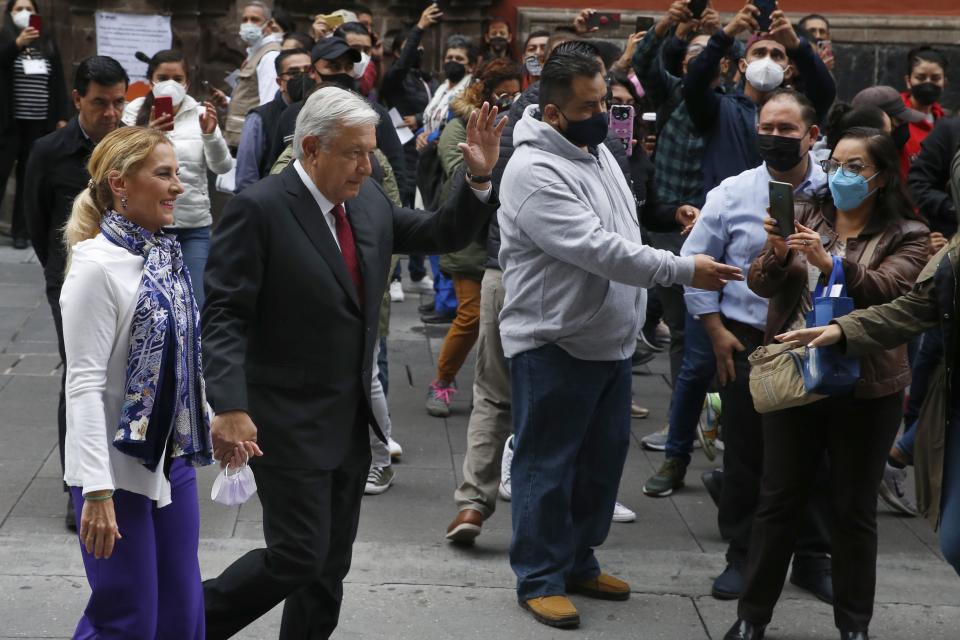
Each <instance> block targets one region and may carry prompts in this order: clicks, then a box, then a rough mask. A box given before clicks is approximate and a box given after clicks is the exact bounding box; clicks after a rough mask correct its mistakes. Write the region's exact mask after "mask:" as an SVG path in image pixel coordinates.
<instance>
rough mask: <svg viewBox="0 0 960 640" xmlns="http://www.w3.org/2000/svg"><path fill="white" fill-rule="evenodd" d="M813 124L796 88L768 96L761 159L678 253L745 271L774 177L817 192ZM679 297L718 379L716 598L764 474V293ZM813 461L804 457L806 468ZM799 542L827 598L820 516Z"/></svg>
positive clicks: (805, 570) (742, 553) (742, 542)
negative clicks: (759, 377) (759, 391)
mask: <svg viewBox="0 0 960 640" xmlns="http://www.w3.org/2000/svg"><path fill="white" fill-rule="evenodd" d="M815 122H816V111H815V110H814V108H813V105H812V104H811V103H810V101H809V100H808V99H807V98H806V97H805V96H803V95H802V94H799V93H797V92H795V91H792V90H789V89H783V90H778V91H776V92H774V93H773V94H771V96H770V98H769V99H768V100H767V102H766V103H764V105H763V107H762V109H761V111H760V116H759V120H758V123H757V132H758V134H759V135H758V145H759V149H760V154H761V156H762V157H763V159H764V163H763V164H762V165H760V166H759V167H757V168H755V169H749V170H747V171H744V172H743V173H741V174H739V175H737V176H733V177H731V178H727V179H726V180H724V181H723V182H721V183H720V185H719V186H718V187H716V188H715V189H713V190H712V191H710V193H708V194H707V200H706V204H705V205H704V206H703V209H702V210H701V212H700V218H699V219H698V220H697V223H696V225H695V226H694V228H693V231H692V232H691V233H690V236H689V238H688V239H687V241H686V242H685V243H684V245H683V249H682V250H681V253H680V255H681V256H688V255H696V254H706V255H709V256H711V257H713V258H714V259H716V260H718V261H722V262H725V263H727V264H729V265H731V266H736V267H740V268H741V269H743V271H744V272H747V271H748V270H749V269H750V264H751V263H752V262H753V260H754V259H755V258H756V257H757V255H759V253H760V250H761V249H762V248H763V245H764V243H766V241H767V234H766V231H764V228H763V220H764V218H765V217H767V213H766V212H767V208H768V206H769V183H770V182H771V181H777V182H785V183H789V184H791V185H792V186H793V197H794V201H795V202H800V201H811V200H818V199H820V198H822V197H824V196H825V195H826V193H827V177H826V174H825V173H824V172H823V170H822V169H821V168H820V166H819V165H818V164H817V163H816V160H815V159H814V157H813V155H812V154H811V153H810V150H811V148H812V146H813V144H814V142H816V140H817V137H818V136H819V134H820V131H819V128H818V127H817V126H816V124H815ZM684 299H685V301H686V304H687V310H688V312H689V314H690V315H691V316H695V317H698V318H699V319H700V321H701V322H702V323H703V327H704V329H706V332H707V334H708V335H709V337H710V342H711V343H712V346H713V352H714V356H715V357H716V367H717V377H718V379H719V382H720V385H721V389H720V398H721V401H722V407H723V408H722V415H723V416H724V420H723V435H724V462H723V483H722V489H721V493H720V502H719V507H720V510H719V514H718V520H719V525H720V532H721V534H722V535H723V537H724V538H725V539H727V540H729V541H730V544H729V547H728V549H727V563H728V566H727V569H726V570H725V571H724V572H723V574H722V575H721V576H720V577H718V578H717V580H716V581H715V582H714V585H713V595H714V596H715V597H717V598H721V599H734V598H736V597H738V596H739V595H740V590H741V588H742V584H743V576H742V571H743V569H744V566H743V564H744V562H745V560H746V557H747V550H748V547H749V544H750V529H751V523H752V521H753V515H754V512H755V511H756V507H757V499H758V495H759V490H760V477H761V475H762V472H763V434H762V430H761V424H760V415H759V414H758V413H757V412H756V410H755V409H754V407H753V400H752V398H751V396H750V387H749V375H750V365H749V363H748V362H747V356H749V355H750V353H751V352H753V350H754V349H756V348H757V347H759V346H760V345H761V344H762V343H763V334H764V328H765V327H766V323H767V300H766V299H764V298H761V297H759V296H758V295H756V294H755V293H753V291H751V290H750V288H749V287H748V286H747V283H746V282H730V283H729V284H727V286H726V287H724V289H723V292H722V294H721V293H718V292H712V291H705V290H702V289H695V288H693V287H689V286H687V287H685V295H684ZM692 435H693V434H690V436H691V437H690V438H689V440H690V444H691V445H692V440H693V438H692ZM668 454H669V452H668ZM818 463H819V461H817V460H812V461H811V473H813V472H815V471H816V470H817V467H818ZM811 511H815V509H814V510H811ZM796 549H797V553H796V558H795V561H794V572H793V578H792V581H794V583H795V584H796V583H799V585H800V586H802V587H805V588H807V589H808V590H810V591H813V592H814V593H815V594H816V595H818V597H821V599H832V583H831V582H830V574H829V559H828V554H829V551H830V543H829V537H828V534H827V531H826V526H825V523H824V522H823V518H822V517H820V515H819V513H814V514H812V516H811V517H810V518H806V519H805V520H804V521H803V523H802V525H801V531H800V535H799V536H798V540H797V547H796Z"/></svg>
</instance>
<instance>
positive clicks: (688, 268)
mask: <svg viewBox="0 0 960 640" xmlns="http://www.w3.org/2000/svg"><path fill="white" fill-rule="evenodd" d="M539 86H540V97H539V104H538V105H531V106H530V107H528V108H527V110H526V111H525V112H524V114H523V117H522V118H521V119H520V120H519V122H517V124H516V127H515V129H514V140H513V142H514V145H515V146H516V151H515V152H514V155H513V156H512V157H511V158H510V162H509V163H508V167H507V170H506V171H505V173H504V177H503V181H502V183H501V199H502V206H501V208H500V210H499V212H498V218H499V223H500V237H501V242H502V244H501V247H500V263H501V264H502V265H503V284H504V290H505V300H504V306H503V310H502V311H501V314H500V333H501V338H502V340H503V349H504V354H505V355H506V356H507V358H510V373H511V378H512V407H513V424H514V433H515V436H514V453H513V461H512V485H513V500H512V503H511V505H512V512H513V538H512V541H511V546H510V564H511V567H512V568H513V570H514V573H515V574H516V575H517V599H518V601H519V603H520V605H521V606H522V607H523V608H525V609H527V610H529V611H531V613H532V614H533V616H534V617H535V618H536V619H537V620H538V621H540V622H543V623H545V624H548V625H551V626H559V627H571V626H576V625H578V624H579V622H580V616H579V613H578V612H577V609H576V608H575V607H574V606H573V603H572V602H571V601H570V600H569V599H568V598H567V593H571V592H576V593H583V594H586V595H588V596H592V597H598V598H604V599H615V600H625V599H627V598H629V596H630V586H629V585H628V584H627V583H625V582H623V581H622V580H619V579H617V578H614V577H613V576H610V575H608V574H606V573H602V572H601V570H600V567H599V564H598V563H597V560H596V558H595V557H594V554H593V548H594V547H597V546H599V545H600V544H602V543H603V541H604V539H605V538H606V535H607V532H608V531H609V528H610V522H611V518H612V516H613V509H614V504H615V502H616V496H617V487H618V485H619V482H620V475H621V472H622V470H623V464H624V461H625V459H626V452H627V446H628V441H629V434H630V411H629V407H630V392H631V389H630V387H631V375H630V373H631V372H630V356H631V355H632V354H633V351H634V348H635V346H636V339H637V334H638V333H639V331H640V327H641V325H642V319H643V317H644V315H645V309H644V307H645V302H646V295H645V294H646V292H645V290H644V289H643V288H644V287H649V286H651V285H653V284H654V283H660V284H672V283H673V282H677V281H679V282H682V283H687V284H690V283H694V284H696V285H697V286H702V287H704V288H708V289H719V288H720V287H722V286H723V284H724V282H725V281H727V280H733V279H738V278H742V276H741V274H740V270H739V269H737V268H735V267H728V266H726V265H721V264H718V263H716V262H714V261H713V260H712V259H710V258H706V257H697V258H679V257H677V256H674V255H673V254H671V253H669V252H665V251H659V250H657V249H652V248H649V247H645V246H643V244H642V241H641V237H640V227H639V225H638V224H637V219H636V216H635V205H634V203H633V194H632V193H631V191H630V187H629V184H628V182H627V180H626V179H625V177H624V175H623V173H622V172H621V171H620V170H619V169H618V166H617V163H616V161H615V159H614V158H613V156H612V154H611V153H610V151H609V150H608V149H607V147H606V145H605V144H604V140H605V139H606V137H607V127H608V113H607V105H606V96H607V84H606V82H605V81H604V76H603V66H602V64H601V63H600V61H598V60H597V58H596V55H590V54H588V55H583V54H572V55H552V56H550V58H548V60H547V63H546V64H545V65H544V69H543V75H542V76H541V77H540V85H539Z"/></svg>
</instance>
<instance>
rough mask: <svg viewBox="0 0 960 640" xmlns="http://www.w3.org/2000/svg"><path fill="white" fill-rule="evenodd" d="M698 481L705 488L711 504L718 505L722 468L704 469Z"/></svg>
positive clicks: (721, 486) (721, 485)
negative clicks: (711, 501)
mask: <svg viewBox="0 0 960 640" xmlns="http://www.w3.org/2000/svg"><path fill="white" fill-rule="evenodd" d="M700 481H701V482H703V486H704V487H706V488H707V493H708V494H709V495H710V499H711V500H713V504H715V505H716V506H717V507H719V506H720V493H721V492H722V491H723V469H711V470H710V471H704V472H703V474H702V475H701V476H700Z"/></svg>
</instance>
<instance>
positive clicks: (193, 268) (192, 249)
mask: <svg viewBox="0 0 960 640" xmlns="http://www.w3.org/2000/svg"><path fill="white" fill-rule="evenodd" d="M164 231H166V232H167V233H169V234H172V235H174V236H176V238H177V242H179V243H180V248H181V249H182V250H183V263H184V264H185V265H186V266H187V272H188V273H189V274H190V284H191V285H193V297H194V298H196V299H197V308H198V309H200V310H201V311H202V310H203V301H204V300H206V297H207V296H206V294H205V293H204V291H203V270H204V269H206V268H207V255H209V253H210V227H196V228H194V229H176V228H169V229H164Z"/></svg>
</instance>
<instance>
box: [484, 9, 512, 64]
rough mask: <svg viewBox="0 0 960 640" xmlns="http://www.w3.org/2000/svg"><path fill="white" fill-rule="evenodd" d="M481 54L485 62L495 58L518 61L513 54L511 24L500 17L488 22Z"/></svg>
mask: <svg viewBox="0 0 960 640" xmlns="http://www.w3.org/2000/svg"><path fill="white" fill-rule="evenodd" d="M480 53H481V56H482V57H483V60H484V61H485V62H489V61H490V60H493V59H494V58H510V59H511V60H515V59H516V55H515V54H514V52H513V30H512V29H511V28H510V23H509V22H507V21H506V20H505V19H504V18H501V17H499V16H493V17H491V18H490V19H489V20H487V21H486V25H485V27H484V29H483V46H482V50H481V52H480Z"/></svg>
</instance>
